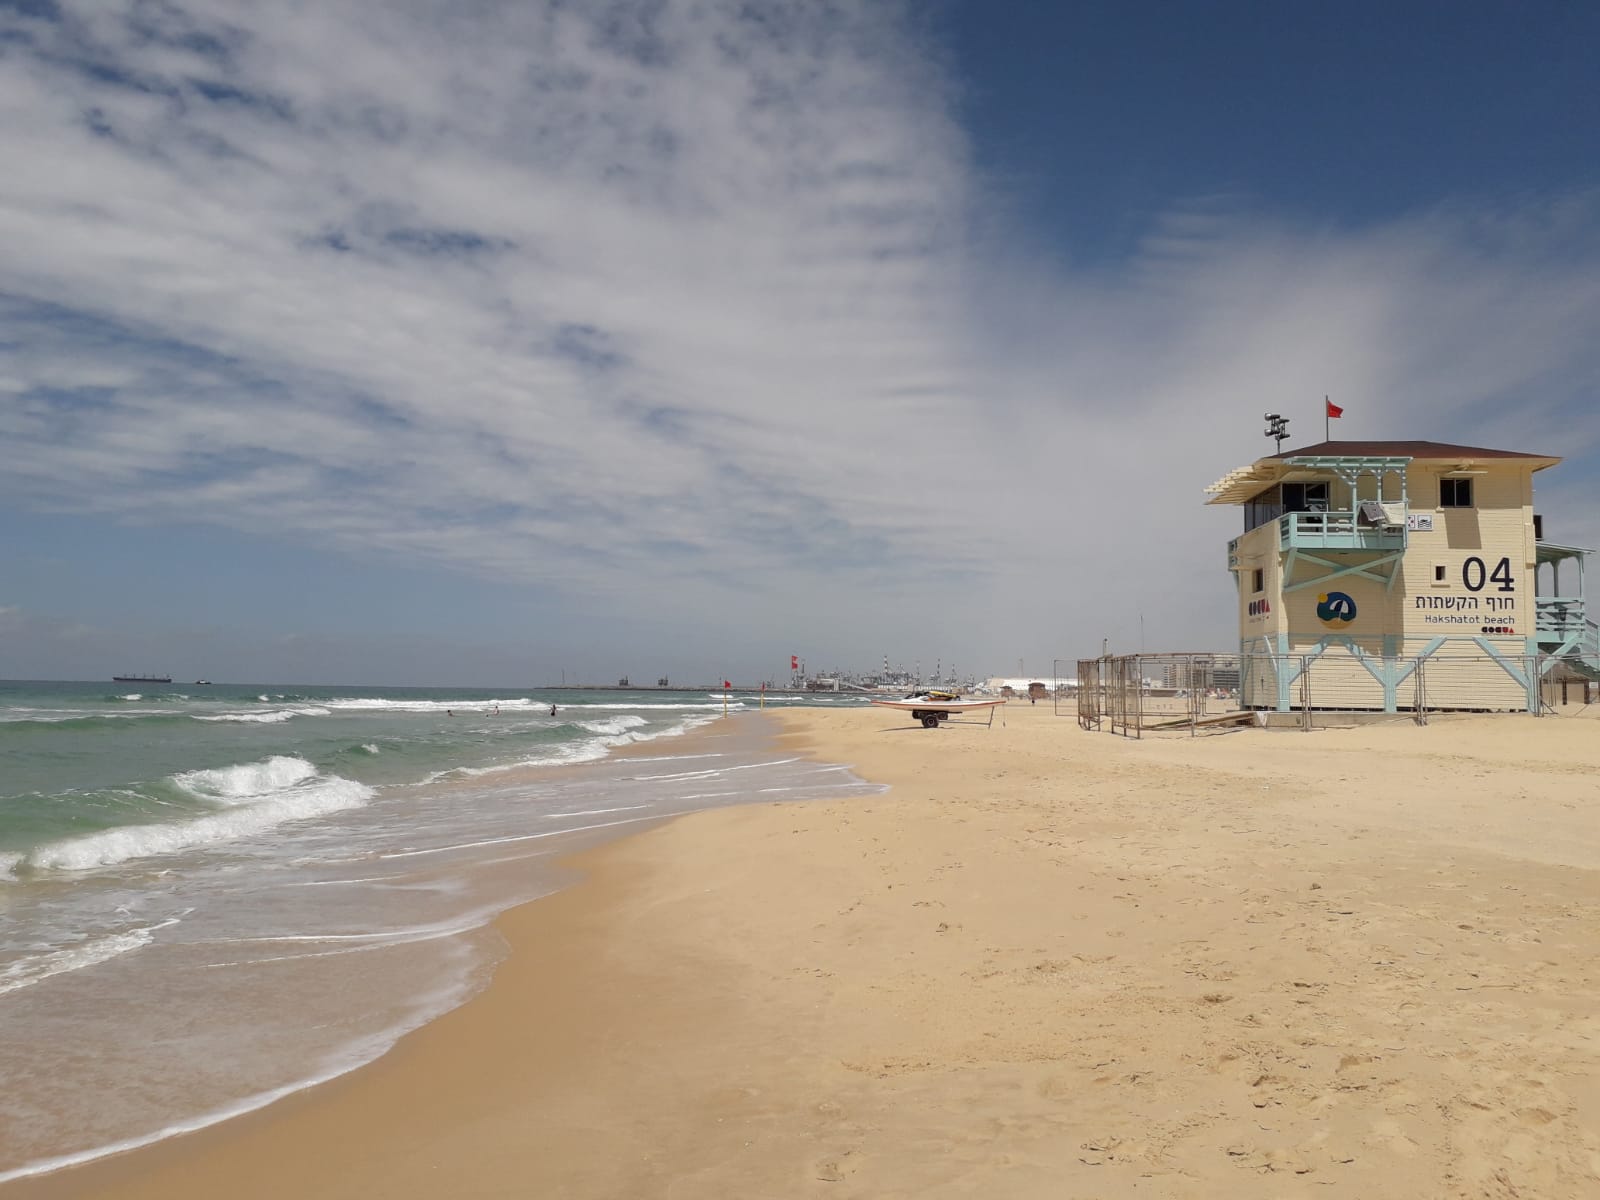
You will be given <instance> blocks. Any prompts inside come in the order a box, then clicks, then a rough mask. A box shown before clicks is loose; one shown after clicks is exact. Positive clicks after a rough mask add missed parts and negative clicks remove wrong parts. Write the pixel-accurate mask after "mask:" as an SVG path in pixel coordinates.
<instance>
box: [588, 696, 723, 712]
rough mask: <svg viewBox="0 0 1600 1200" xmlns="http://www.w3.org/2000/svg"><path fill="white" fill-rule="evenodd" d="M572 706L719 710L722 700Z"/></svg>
mask: <svg viewBox="0 0 1600 1200" xmlns="http://www.w3.org/2000/svg"><path fill="white" fill-rule="evenodd" d="M572 708H573V709H576V710H580V711H581V710H587V709H591V708H605V709H610V708H621V709H626V710H628V711H629V712H645V711H648V710H653V709H670V710H672V711H678V710H680V709H685V708H715V709H718V710H719V711H720V710H721V708H722V701H721V699H720V698H719V699H718V700H717V702H716V703H715V704H706V703H702V702H700V701H685V702H684V703H682V704H581V705H579V704H574V705H573V706H572Z"/></svg>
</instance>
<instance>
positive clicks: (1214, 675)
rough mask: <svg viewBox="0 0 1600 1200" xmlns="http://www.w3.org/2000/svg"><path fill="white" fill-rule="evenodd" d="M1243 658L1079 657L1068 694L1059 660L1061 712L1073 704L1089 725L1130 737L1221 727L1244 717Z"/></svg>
mask: <svg viewBox="0 0 1600 1200" xmlns="http://www.w3.org/2000/svg"><path fill="white" fill-rule="evenodd" d="M1238 663H1239V660H1238V659H1237V658H1236V657H1235V656H1233V655H1224V654H1216V653H1212V652H1209V651H1193V652H1187V651H1186V652H1177V653H1162V654H1111V655H1105V656H1104V657H1101V658H1088V659H1079V660H1078V665H1077V675H1076V677H1075V681H1074V682H1075V686H1073V685H1072V684H1069V685H1068V687H1067V689H1066V690H1065V692H1064V691H1063V688H1062V681H1061V679H1060V673H1061V672H1060V661H1059V660H1058V662H1057V669H1056V674H1057V685H1056V712H1057V713H1061V712H1062V710H1063V707H1064V705H1065V703H1066V702H1068V701H1071V702H1073V708H1074V711H1075V712H1076V714H1077V717H1078V724H1079V725H1081V726H1082V727H1083V728H1084V729H1106V730H1108V731H1109V732H1111V733H1120V734H1123V735H1125V736H1129V737H1142V736H1143V735H1144V734H1145V733H1146V732H1157V731H1160V732H1169V733H1176V732H1184V733H1189V734H1194V733H1198V732H1200V731H1202V730H1203V729H1206V728H1209V727H1212V726H1217V727H1221V726H1223V725H1225V724H1227V723H1228V722H1229V721H1230V720H1235V719H1237V718H1239V717H1240V716H1241V715H1242V714H1241V713H1240V710H1239V686H1238V679H1239V674H1238V672H1239V666H1238Z"/></svg>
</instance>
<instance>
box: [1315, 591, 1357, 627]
mask: <svg viewBox="0 0 1600 1200" xmlns="http://www.w3.org/2000/svg"><path fill="white" fill-rule="evenodd" d="M1355 619H1356V602H1355V601H1354V600H1352V599H1351V598H1350V597H1349V595H1347V594H1346V593H1344V592H1324V593H1323V594H1322V595H1320V596H1318V597H1317V620H1319V621H1326V622H1328V624H1330V625H1332V624H1335V623H1338V622H1343V623H1345V624H1347V625H1348V624H1349V623H1350V622H1351V621H1354V620H1355Z"/></svg>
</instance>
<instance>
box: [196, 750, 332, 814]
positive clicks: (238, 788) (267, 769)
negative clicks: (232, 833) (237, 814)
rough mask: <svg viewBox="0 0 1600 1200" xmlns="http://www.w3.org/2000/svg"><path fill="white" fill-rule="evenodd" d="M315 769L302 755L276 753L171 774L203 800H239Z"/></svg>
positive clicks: (303, 777)
mask: <svg viewBox="0 0 1600 1200" xmlns="http://www.w3.org/2000/svg"><path fill="white" fill-rule="evenodd" d="M316 773H317V769H316V767H314V766H312V765H311V764H310V763H308V762H307V761H306V760H305V759H303V758H300V757H298V756H296V755H291V754H275V755H273V756H272V757H271V758H267V759H263V760H262V761H260V762H253V763H238V764H235V765H234V766H231V767H216V768H211V769H208V770H199V771H184V772H181V773H180V774H177V775H174V776H173V777H172V782H173V783H175V784H177V785H178V786H179V787H180V788H182V789H183V790H184V791H186V792H188V793H190V794H191V795H194V796H198V797H200V798H201V799H203V800H213V801H219V802H221V803H224V804H239V803H245V802H248V801H250V800H253V799H256V798H258V797H262V796H267V795H270V794H271V793H273V792H280V791H283V790H284V789H285V788H292V787H295V786H296V785H298V784H301V783H304V782H305V781H306V780H308V779H310V778H312V777H313V776H314V775H316Z"/></svg>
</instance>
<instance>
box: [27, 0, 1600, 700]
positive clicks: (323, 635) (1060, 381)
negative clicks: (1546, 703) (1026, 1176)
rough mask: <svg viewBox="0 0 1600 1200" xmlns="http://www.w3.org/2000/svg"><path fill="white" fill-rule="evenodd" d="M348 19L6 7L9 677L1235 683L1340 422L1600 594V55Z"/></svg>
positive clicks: (838, 17)
mask: <svg viewBox="0 0 1600 1200" xmlns="http://www.w3.org/2000/svg"><path fill="white" fill-rule="evenodd" d="M372 13H373V10H372V9H371V8H370V7H368V6H357V5H353V4H339V3H323V4H317V5H307V4H300V3H286V2H285V3H245V2H243V0H238V2H235V0H192V2H185V0H163V2H159V3H151V2H137V3H135V2H126V3H95V4H86V3H85V4H71V3H52V2H49V0H22V2H18V0H0V142H3V145H4V147H5V151H6V153H5V159H6V164H7V169H6V170H5V171H4V172H0V503H3V505H4V513H5V518H6V519H5V521H4V522H3V523H0V554H3V555H4V562H5V571H4V573H3V574H0V676H5V677H12V678H17V677H40V676H43V677H63V678H101V677H104V676H107V675H109V674H110V673H111V672H112V671H115V670H137V671H150V670H163V671H171V672H173V673H174V675H175V676H177V677H199V676H204V677H207V678H212V679H219V680H222V679H230V680H241V681H243V680H250V681H262V682H284V681H299V682H370V683H407V682H417V683H459V684H474V683H477V684H484V685H506V686H520V685H525V684H528V685H531V684H537V683H543V682H550V681H553V680H557V679H559V678H560V677H561V676H562V674H563V673H565V674H566V676H567V677H568V678H569V679H579V678H581V679H589V680H610V679H614V678H616V677H618V676H620V675H622V674H628V675H630V676H631V677H632V678H634V679H652V680H653V679H654V678H655V677H656V676H657V675H661V674H666V675H670V676H672V677H674V678H678V679H695V680H713V679H717V678H721V677H725V676H729V677H734V678H738V679H758V678H762V677H780V676H782V675H783V674H784V673H785V671H786V667H787V662H788V655H789V654H790V653H798V654H801V655H802V656H804V657H805V658H806V660H807V662H808V664H810V665H812V666H814V667H833V666H840V667H847V668H848V667H869V666H871V665H872V664H875V663H878V662H880V661H881V659H882V658H883V656H884V655H888V656H889V658H890V659H891V661H892V662H894V663H904V664H906V665H910V664H911V663H913V662H915V661H919V660H920V661H921V662H923V663H924V664H927V663H931V662H932V661H934V660H935V659H940V660H942V661H943V662H945V663H951V662H954V663H955V664H956V665H957V666H958V668H960V669H961V670H963V671H966V670H969V669H970V670H975V671H978V672H980V673H987V672H997V673H998V672H1006V673H1009V672H1011V671H1013V670H1014V668H1015V666H1016V663H1017V661H1018V660H1019V659H1021V660H1023V661H1024V662H1025V663H1026V664H1027V669H1028V670H1029V671H1042V670H1046V669H1048V664H1049V660H1050V659H1051V658H1053V657H1057V656H1060V657H1066V658H1071V657H1076V656H1077V655H1079V654H1080V653H1090V652H1093V651H1096V650H1097V649H1098V648H1099V645H1100V641H1101V639H1102V638H1109V639H1110V640H1111V642H1112V644H1113V645H1114V646H1118V647H1122V648H1133V647H1136V646H1137V645H1138V640H1139V636H1140V632H1139V631H1140V626H1141V618H1142V625H1143V628H1144V631H1145V633H1144V637H1145V641H1146V644H1147V645H1149V646H1150V648H1152V649H1154V648H1191V647H1217V648H1222V647H1226V646H1227V645H1229V644H1230V642H1231V641H1232V639H1233V637H1234V631H1233V606H1232V600H1231V597H1232V585H1231V583H1230V581H1229V578H1228V576H1227V574H1226V572H1225V570H1224V569H1223V563H1224V557H1223V556H1224V553H1225V542H1226V540H1227V538H1228V537H1229V536H1230V535H1231V533H1232V532H1233V529H1234V525H1235V523H1236V520H1237V514H1236V513H1234V512H1233V511H1232V510H1226V511H1218V510H1214V509H1211V510H1208V509H1206V508H1204V507H1203V506H1202V504H1201V501H1202V500H1203V496H1202V495H1201V492H1200V489H1201V488H1202V487H1203V486H1204V485H1205V484H1207V483H1209V482H1210V481H1211V480H1212V479H1214V478H1216V477H1217V476H1219V475H1221V474H1222V473H1223V472H1225V471H1226V470H1228V469H1230V468H1232V467H1234V466H1238V465H1240V464H1241V463H1244V462H1247V461H1249V460H1250V459H1253V458H1254V457H1256V456H1257V455H1259V454H1261V453H1264V452H1266V451H1267V450H1268V449H1270V444H1268V443H1266V442H1265V441H1264V440H1263V439H1262V438H1261V436H1260V429H1259V424H1260V421H1259V418H1260V414H1261V413H1262V412H1263V411H1265V410H1267V409H1271V410H1274V411H1280V412H1284V413H1286V414H1288V415H1290V416H1291V417H1292V418H1293V421H1294V426H1293V428H1294V431H1295V433H1296V434H1297V435H1299V440H1301V441H1306V440H1316V438H1318V437H1320V426H1321V421H1320V416H1319V414H1320V405H1321V397H1322V395H1323V394H1324V393H1328V394H1331V395H1332V396H1333V397H1334V399H1335V401H1336V402H1338V403H1341V404H1343V405H1344V406H1345V409H1346V417H1345V419H1344V421H1343V422H1341V428H1339V429H1338V430H1337V432H1336V436H1339V435H1342V436H1345V437H1350V438H1382V437H1396V438H1401V437H1427V438H1433V439H1435V440H1443V441H1458V442H1467V443H1482V444H1487V445H1496V446H1505V447H1510V448H1517V449H1527V450H1530V451H1538V452H1546V451H1548V452H1553V453H1559V454H1563V455H1565V456H1566V457H1567V461H1566V462H1565V463H1564V464H1563V465H1562V466H1560V467H1558V468H1556V469H1554V470H1553V471H1550V472H1547V473H1545V474H1544V475H1542V476H1541V477H1540V479H1539V507H1540V508H1541V510H1542V511H1544V512H1545V513H1546V519H1547V523H1548V527H1549V528H1550V530H1551V535H1552V536H1560V537H1561V538H1562V540H1571V541H1577V542H1580V543H1583V544H1590V545H1595V544H1600V515H1597V511H1596V509H1597V506H1596V504H1595V500H1594V497H1595V496H1596V494H1597V485H1600V434H1597V430H1600V422H1597V421H1596V420H1595V419H1594V418H1595V402H1594V396H1595V388H1596V384H1597V382H1600V167H1597V164H1600V153H1597V152H1600V144H1597V142H1600V133H1597V129H1600V126H1597V124H1596V121H1595V119H1594V114H1595V112H1596V111H1597V107H1600V106H1597V104H1596V101H1597V98H1600V97H1597V95H1596V91H1597V86H1596V82H1595V72H1594V71H1593V69H1592V64H1590V63H1588V62H1586V61H1585V58H1584V54H1585V49H1586V47H1592V46H1593V45H1594V44H1596V37H1597V35H1600V15H1597V14H1600V10H1595V9H1594V8H1593V7H1592V6H1585V5H1576V4H1566V5H1562V4H1548V5H1532V6H1521V7H1518V8H1515V9H1513V8H1512V7H1510V6H1505V5H1498V4H1495V5H1490V4H1449V5H1445V4H1406V5H1392V4H1391V5H1361V4H1353V5H1341V6H1325V5H1324V6H1313V5H1302V4H1286V5H1206V6H1199V5H1174V4H1136V3H1119V4H1080V5H1053V4H1026V3H1012V4H1006V3H987V4H963V3H953V2H952V3H945V4H942V5H939V6H937V7H929V6H921V5H917V6H906V7H901V6H897V5H895V4H891V3H884V2H881V0H873V2H863V3H859V4H852V3H845V2H843V0H837V2H833V3H821V2H817V3H813V2H810V0H807V2H799V0H794V2H789V3H773V4H767V5H762V6H755V7H752V6H748V5H743V4H737V3H733V2H731V0H726V2H713V0H704V2H697V3H687V2H684V3H677V2H671V0H666V2H659V3H635V2H632V0H613V2H608V3H605V4H599V3H596V4H571V3H563V4H539V3H534V2H528V3H518V4H486V3H485V4H459V3H457V4H443V3H438V4H435V3H428V2H419V3H416V4H411V5H406V6H403V7H400V6H389V7H386V8H385V9H383V10H382V13H383V15H382V16H381V18H375V17H374V16H373V15H372ZM1289 444H1290V445H1293V444H1294V442H1293V441H1291V442H1290V443H1289Z"/></svg>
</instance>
